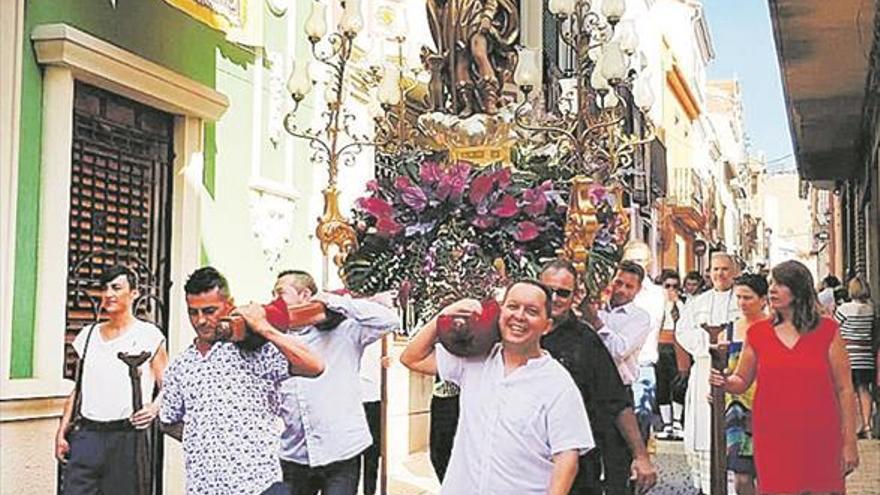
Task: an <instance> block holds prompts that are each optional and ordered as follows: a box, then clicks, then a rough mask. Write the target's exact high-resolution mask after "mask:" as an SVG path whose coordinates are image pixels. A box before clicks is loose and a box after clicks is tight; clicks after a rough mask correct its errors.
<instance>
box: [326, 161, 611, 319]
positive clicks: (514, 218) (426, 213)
mask: <svg viewBox="0 0 880 495" xmlns="http://www.w3.org/2000/svg"><path fill="white" fill-rule="evenodd" d="M376 172H377V173H376V175H377V179H376V180H373V181H370V182H369V183H368V184H367V191H368V193H367V195H366V196H365V197H362V198H360V199H359V200H358V201H357V202H356V207H355V211H354V225H355V229H356V231H357V235H358V248H357V249H356V250H355V251H354V252H352V253H350V254H349V255H348V257H347V258H346V261H345V263H344V265H343V266H342V268H341V275H342V277H343V279H344V280H345V282H346V285H347V287H348V288H349V289H350V290H352V291H353V292H356V293H362V294H372V293H375V292H380V291H384V290H388V289H399V290H400V293H401V299H402V302H404V303H406V301H407V300H408V301H411V302H412V303H411V304H410V305H406V304H404V306H407V307H410V308H411V310H410V313H411V314H410V315H407V320H409V322H410V323H412V324H415V323H416V322H419V321H424V320H426V319H427V318H430V317H431V316H433V315H434V314H435V313H436V311H438V310H439V309H440V308H442V307H443V306H445V305H446V304H448V303H449V302H451V301H453V300H455V299H458V298H461V297H473V298H477V299H482V298H484V297H487V296H489V295H490V294H492V293H493V292H494V290H495V289H496V287H498V286H499V285H501V284H503V283H504V279H505V278H506V279H515V278H519V277H525V276H535V275H536V274H537V272H538V270H539V269H540V266H541V265H542V264H543V263H544V262H546V261H547V260H550V259H552V258H555V257H556V256H557V254H558V253H559V252H562V251H563V248H564V247H565V246H564V245H565V242H566V237H567V236H568V237H571V234H570V233H569V232H567V231H566V228H571V225H568V226H567V225H566V220H567V214H568V209H569V193H570V189H571V185H572V177H573V176H574V174H573V173H571V171H568V170H567V169H565V168H564V167H560V166H556V164H555V163H553V162H552V159H548V158H547V156H546V155H519V154H517V155H515V156H514V166H513V167H502V166H489V167H476V166H472V165H470V164H468V163H464V162H460V163H455V164H451V165H446V166H443V165H441V164H440V163H438V162H436V161H434V160H432V159H431V157H430V155H426V154H424V153H420V152H413V153H410V154H403V155H394V156H391V155H377V171H376ZM586 200H587V201H589V203H590V205H591V210H592V211H593V212H594V214H595V221H594V222H593V223H592V225H593V227H594V229H593V234H594V235H592V234H591V235H589V236H587V237H586V238H583V239H582V241H583V243H584V244H586V245H588V246H589V253H590V254H589V257H588V260H587V264H586V267H585V268H586V270H585V271H586V273H585V276H586V278H585V285H584V286H583V288H584V289H585V290H586V292H587V293H588V294H592V295H596V294H599V293H600V292H601V291H602V290H603V289H604V287H605V285H607V283H608V280H610V278H611V276H612V275H613V270H614V267H615V266H616V263H617V261H618V260H619V259H620V246H621V245H622V244H623V243H624V242H625V240H626V231H627V226H626V225H625V223H626V222H625V218H623V217H622V216H621V215H619V214H618V206H619V205H617V204H616V201H618V198H617V196H615V195H614V194H610V193H609V192H608V191H607V190H606V189H605V188H604V187H602V186H601V185H591V186H590V188H589V191H588V194H587V199H586ZM575 203H576V204H577V203H578V202H577V201H576V202H575Z"/></svg>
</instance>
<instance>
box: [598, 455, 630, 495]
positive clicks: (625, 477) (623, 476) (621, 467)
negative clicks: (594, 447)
mask: <svg viewBox="0 0 880 495" xmlns="http://www.w3.org/2000/svg"><path fill="white" fill-rule="evenodd" d="M631 465H632V454H630V451H629V447H628V446H627V445H626V443H623V444H619V443H618V442H610V443H609V444H608V445H606V446H605V448H604V449H603V450H602V468H603V470H604V473H605V483H604V485H605V494H606V495H631V494H632V489H631V487H630V482H629V475H630V466H631Z"/></svg>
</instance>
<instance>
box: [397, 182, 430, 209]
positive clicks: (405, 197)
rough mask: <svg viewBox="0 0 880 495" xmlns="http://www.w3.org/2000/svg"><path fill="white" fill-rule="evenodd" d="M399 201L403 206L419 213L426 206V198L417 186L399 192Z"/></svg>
mask: <svg viewBox="0 0 880 495" xmlns="http://www.w3.org/2000/svg"><path fill="white" fill-rule="evenodd" d="M400 199H401V201H403V204H405V205H406V206H409V207H410V208H412V209H413V210H415V211H418V212H421V211H422V210H424V209H425V207H426V206H427V205H428V197H427V196H425V191H423V190H422V188H421V187H419V186H408V187H404V188H402V189H401V190H400Z"/></svg>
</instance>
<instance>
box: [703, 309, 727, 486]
mask: <svg viewBox="0 0 880 495" xmlns="http://www.w3.org/2000/svg"><path fill="white" fill-rule="evenodd" d="M729 325H732V323H728V324H725V325H719V326H711V325H706V324H703V330H705V331H706V332H708V333H709V353H710V354H711V356H712V367H713V368H715V369H716V370H718V371H721V372H724V370H725V369H727V343H719V341H718V336H719V335H720V334H721V333H722V332H724V331H725V330H727V328H728V326H729ZM724 407H725V402H724V388H722V387H716V386H713V387H712V424H711V430H712V437H711V439H712V444H711V458H710V464H711V476H710V481H711V487H712V491H711V493H712V495H727V436H726V432H725V424H726V420H725V417H724Z"/></svg>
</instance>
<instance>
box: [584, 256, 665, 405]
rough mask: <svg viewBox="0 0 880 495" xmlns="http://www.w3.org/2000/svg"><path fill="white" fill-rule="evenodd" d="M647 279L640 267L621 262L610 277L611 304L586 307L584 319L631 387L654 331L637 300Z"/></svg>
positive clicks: (630, 262) (649, 319)
mask: <svg viewBox="0 0 880 495" xmlns="http://www.w3.org/2000/svg"><path fill="white" fill-rule="evenodd" d="M644 278H645V270H644V269H642V267H641V266H639V265H637V264H636V263H633V262H632V261H621V262H620V266H619V267H618V268H617V273H615V274H614V278H613V279H612V280H611V299H610V300H609V301H608V306H607V307H606V308H603V309H601V310H599V311H598V312H597V311H596V305H595V304H587V305H585V306H584V308H585V310H586V312H585V314H584V318H585V319H586V321H587V323H589V324H590V326H592V327H593V329H595V330H596V332H597V333H598V334H599V337H601V338H602V342H604V343H605V347H607V348H608V352H609V353H610V354H611V357H612V358H614V362H615V363H617V371H619V372H620V379H621V380H623V384H624V385H626V386H627V387H630V388H631V387H632V384H633V382H635V381H636V379H638V377H639V362H638V356H639V352H640V351H641V350H642V345H644V343H645V339H647V338H648V334H649V333H650V332H651V317H650V316H648V313H647V311H645V310H643V309H641V308H639V307H637V306H636V304H635V302H634V300H635V297H636V294H638V292H639V290H641V288H642V281H643V280H644Z"/></svg>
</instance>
